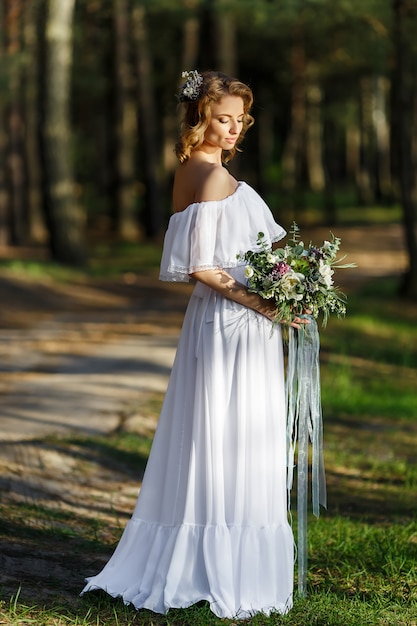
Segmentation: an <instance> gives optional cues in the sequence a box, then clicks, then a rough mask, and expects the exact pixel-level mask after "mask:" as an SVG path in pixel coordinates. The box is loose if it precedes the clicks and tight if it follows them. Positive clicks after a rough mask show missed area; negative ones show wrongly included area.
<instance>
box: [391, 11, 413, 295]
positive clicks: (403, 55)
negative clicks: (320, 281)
mask: <svg viewBox="0 0 417 626" xmlns="http://www.w3.org/2000/svg"><path fill="white" fill-rule="evenodd" d="M407 5H408V3H407V0H393V4H392V7H393V13H394V33H393V35H394V48H395V70H394V71H395V81H394V84H395V97H394V101H393V103H394V111H393V115H394V117H395V119H396V125H397V129H398V138H397V150H398V166H399V173H398V175H399V182H400V190H401V204H402V208H403V225H404V237H405V241H406V245H407V251H408V259H409V266H408V270H407V272H406V274H405V276H404V282H403V285H402V291H403V294H404V295H406V296H408V297H411V298H413V299H417V241H416V232H415V205H414V202H413V170H414V168H415V164H414V163H413V161H412V141H411V133H410V128H411V123H412V110H413V92H414V91H415V68H414V67H412V62H411V59H412V55H411V51H410V43H409V42H408V40H407V34H406V32H405V26H406V20H407V17H408V6H407Z"/></svg>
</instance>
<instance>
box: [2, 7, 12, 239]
mask: <svg viewBox="0 0 417 626" xmlns="http://www.w3.org/2000/svg"><path fill="white" fill-rule="evenodd" d="M5 32H6V12H5V6H4V4H3V2H0V63H1V65H2V67H5V66H6V63H7V60H6V43H5ZM5 121H6V102H5V98H3V97H2V98H0V249H1V248H4V247H6V246H7V245H8V244H9V242H10V188H9V183H8V170H7V167H6V158H7V156H6V155H7V146H8V134H7V131H6V125H5Z"/></svg>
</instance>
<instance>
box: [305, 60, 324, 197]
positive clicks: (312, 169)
mask: <svg viewBox="0 0 417 626" xmlns="http://www.w3.org/2000/svg"><path fill="white" fill-rule="evenodd" d="M316 73H317V72H316V69H315V68H312V67H310V68H309V71H308V76H309V78H308V84H307V91H306V96H307V115H306V156H307V170H308V177H309V182H310V187H311V189H312V190H313V191H317V192H323V191H324V188H325V185H326V178H325V172H324V165H323V124H322V115H321V107H322V100H323V92H322V89H321V86H320V84H319V81H318V79H317V76H316Z"/></svg>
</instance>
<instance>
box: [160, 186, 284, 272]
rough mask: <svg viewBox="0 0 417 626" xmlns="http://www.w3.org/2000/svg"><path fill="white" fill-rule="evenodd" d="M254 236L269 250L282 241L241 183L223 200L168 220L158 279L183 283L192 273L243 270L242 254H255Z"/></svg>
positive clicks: (257, 199)
mask: <svg viewBox="0 0 417 626" xmlns="http://www.w3.org/2000/svg"><path fill="white" fill-rule="evenodd" d="M259 232H262V233H264V238H265V240H266V242H267V244H268V245H271V244H272V243H273V242H275V241H278V240H279V239H281V238H282V237H284V235H285V230H284V229H283V228H282V227H281V226H280V225H279V224H277V223H276V222H275V220H274V217H273V215H272V213H271V211H270V210H269V208H268V207H267V205H266V204H265V202H264V201H263V200H262V198H261V197H260V196H259V195H258V194H257V193H256V192H255V191H254V190H253V189H252V188H251V187H249V186H248V185H246V183H243V182H240V183H239V186H238V188H237V190H236V191H235V192H234V193H233V194H232V195H230V196H228V197H227V198H223V200H210V201H206V202H195V203H193V204H190V205H189V206H188V207H187V208H186V209H184V211H181V212H180V213H174V215H172V216H171V219H170V220H169V224H168V230H167V232H166V235H165V240H164V248H163V252H162V259H161V268H160V274H159V278H160V280H165V281H170V282H174V281H178V282H188V281H189V280H190V274H192V273H193V272H197V271H201V270H210V269H216V268H219V267H220V268H224V269H227V268H232V267H236V266H238V265H242V264H243V261H242V254H244V253H245V252H246V251H247V250H254V249H256V247H257V237H258V233H259Z"/></svg>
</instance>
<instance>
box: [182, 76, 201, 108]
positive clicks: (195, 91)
mask: <svg viewBox="0 0 417 626" xmlns="http://www.w3.org/2000/svg"><path fill="white" fill-rule="evenodd" d="M181 76H182V78H185V79H186V80H185V83H184V84H183V85H182V86H181V87H180V90H179V93H178V100H179V101H180V102H190V101H192V100H198V98H199V97H200V87H201V85H202V84H203V77H202V76H201V74H200V73H199V72H198V71H197V70H191V72H183V73H182V74H181Z"/></svg>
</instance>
